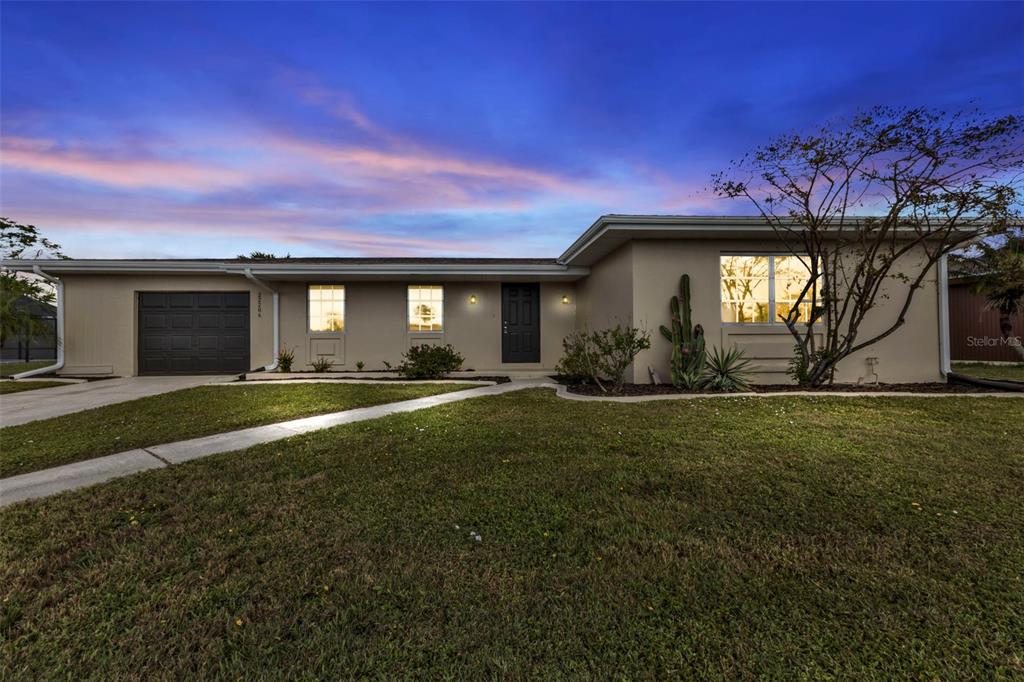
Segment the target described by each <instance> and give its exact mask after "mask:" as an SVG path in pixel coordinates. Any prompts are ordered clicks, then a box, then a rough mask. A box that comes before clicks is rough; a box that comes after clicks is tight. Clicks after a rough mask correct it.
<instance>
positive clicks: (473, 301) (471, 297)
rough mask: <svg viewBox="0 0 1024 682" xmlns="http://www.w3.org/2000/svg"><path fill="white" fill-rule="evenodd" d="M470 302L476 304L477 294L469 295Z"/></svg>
mask: <svg viewBox="0 0 1024 682" xmlns="http://www.w3.org/2000/svg"><path fill="white" fill-rule="evenodd" d="M469 303H470V305H476V294H470V295H469Z"/></svg>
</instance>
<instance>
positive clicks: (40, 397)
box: [0, 375, 235, 427]
mask: <svg viewBox="0 0 1024 682" xmlns="http://www.w3.org/2000/svg"><path fill="white" fill-rule="evenodd" d="M234 379H235V376H234V375H232V376H177V377H124V378H121V379H103V380H102V381H89V382H86V383H83V384H68V385H67V386H59V387H54V388H41V389H39V390H37V391H23V392H21V393H12V394H9V395H5V396H0V427H3V426H15V425H17V424H24V423H25V422H31V421H35V420H37V419H49V418H50V417H58V416H60V415H62V414H71V413H72V412H80V411H82V410H91V409H92V408H94V407H102V406H103V405H113V404H114V403H123V402H125V401H127V400H135V399H136V398H145V397H146V396H148V395H157V394H160V393H168V392H169V391H177V390H180V389H182V388H192V387H193V386H203V385H206V384H216V383H223V382H226V381H232V380H234Z"/></svg>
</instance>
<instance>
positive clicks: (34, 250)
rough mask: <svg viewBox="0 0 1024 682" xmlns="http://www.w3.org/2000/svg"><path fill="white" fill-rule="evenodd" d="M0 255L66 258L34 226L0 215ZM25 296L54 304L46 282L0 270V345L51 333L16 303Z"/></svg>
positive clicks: (2, 256)
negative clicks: (13, 339)
mask: <svg viewBox="0 0 1024 682" xmlns="http://www.w3.org/2000/svg"><path fill="white" fill-rule="evenodd" d="M0 258H2V259H4V260H16V259H19V258H66V256H65V255H64V254H63V253H61V250H60V245H59V244H55V243H54V242H52V241H50V240H49V239H47V238H46V237H44V236H43V235H42V234H40V232H39V229H38V228H37V227H36V226H35V225H23V224H21V223H18V222H16V221H14V220H11V219H10V218H0ZM22 297H25V298H28V299H32V300H36V301H39V302H41V303H53V301H54V293H53V290H52V288H51V287H50V286H49V285H48V284H47V283H45V282H43V281H41V280H39V279H38V278H36V277H34V276H32V275H28V276H26V275H19V274H18V273H16V272H10V271H8V270H3V271H0V345H2V344H4V343H6V342H7V339H9V338H16V337H21V338H24V339H30V338H32V337H34V336H43V337H50V336H53V329H52V328H51V327H50V326H49V325H48V324H44V323H43V321H42V320H39V319H37V318H36V317H34V316H33V315H32V313H31V311H30V310H29V309H28V308H27V307H24V306H18V305H16V304H17V302H18V299H20V298H22Z"/></svg>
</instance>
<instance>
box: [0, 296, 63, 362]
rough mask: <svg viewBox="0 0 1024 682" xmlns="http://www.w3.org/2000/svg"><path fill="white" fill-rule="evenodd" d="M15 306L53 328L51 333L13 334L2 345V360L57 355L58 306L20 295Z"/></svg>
mask: <svg viewBox="0 0 1024 682" xmlns="http://www.w3.org/2000/svg"><path fill="white" fill-rule="evenodd" d="M14 307H15V308H17V309H19V310H27V311H28V312H29V314H30V315H31V316H32V317H34V318H35V319H36V320H38V321H39V322H40V323H41V324H42V325H45V326H46V327H47V328H48V329H50V330H51V333H50V334H37V335H35V336H28V337H26V336H12V337H10V338H8V339H5V340H4V343H3V345H2V346H0V360H8V361H21V362H29V361H32V360H53V359H55V358H56V357H57V308H56V307H55V306H52V305H50V304H49V303H44V302H42V301H37V300H35V299H34V298H29V297H28V296H19V297H18V300H16V301H15V302H14Z"/></svg>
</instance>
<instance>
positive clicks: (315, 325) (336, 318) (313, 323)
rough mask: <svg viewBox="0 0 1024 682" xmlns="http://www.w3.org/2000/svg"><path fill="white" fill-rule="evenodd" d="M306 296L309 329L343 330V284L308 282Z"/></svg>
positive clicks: (314, 330)
mask: <svg viewBox="0 0 1024 682" xmlns="http://www.w3.org/2000/svg"><path fill="white" fill-rule="evenodd" d="M306 298H307V299H308V301H309V331H311V332H343V331H345V286H344V285H342V284H310V285H309V287H308V289H307V290H306Z"/></svg>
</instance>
